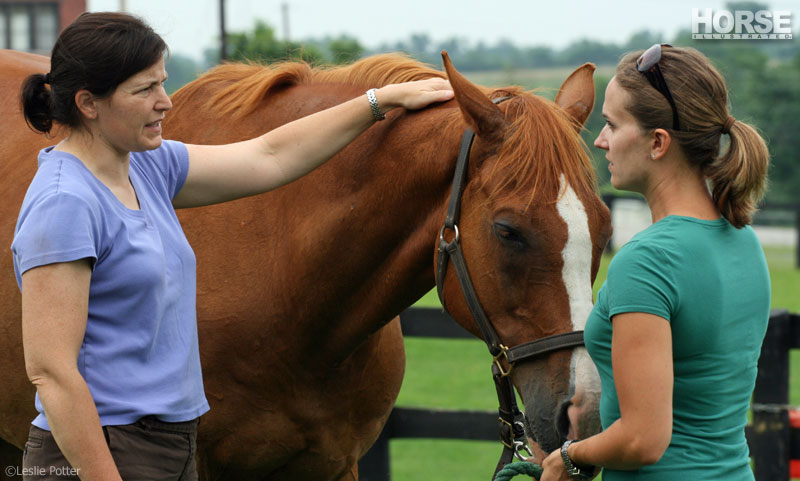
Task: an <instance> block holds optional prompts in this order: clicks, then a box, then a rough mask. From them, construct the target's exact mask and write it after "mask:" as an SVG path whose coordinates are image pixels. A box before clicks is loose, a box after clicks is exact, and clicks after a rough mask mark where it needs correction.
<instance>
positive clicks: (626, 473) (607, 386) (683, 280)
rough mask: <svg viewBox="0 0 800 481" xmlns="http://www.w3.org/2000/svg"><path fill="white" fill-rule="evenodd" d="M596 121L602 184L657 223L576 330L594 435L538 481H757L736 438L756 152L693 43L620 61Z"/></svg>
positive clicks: (741, 438)
mask: <svg viewBox="0 0 800 481" xmlns="http://www.w3.org/2000/svg"><path fill="white" fill-rule="evenodd" d="M603 116H604V117H605V119H606V126H605V127H604V128H603V130H602V131H601V132H600V135H599V136H598V137H597V140H595V145H596V146H597V147H599V148H601V149H603V150H605V151H606V152H607V154H606V159H607V160H608V161H609V166H608V168H609V170H610V172H611V183H612V185H614V187H615V188H617V189H622V190H629V191H634V192H639V193H640V194H642V195H643V196H644V197H645V199H646V200H647V203H648V205H649V207H650V211H651V213H652V220H653V224H652V225H651V226H650V227H648V228H647V229H645V230H644V231H642V232H640V233H639V234H637V235H636V236H635V237H634V238H633V239H632V240H631V241H630V242H628V243H627V244H626V245H625V246H624V247H623V248H622V249H620V251H619V252H618V253H617V255H616V256H615V257H614V259H613V261H612V262H611V265H610V266H609V270H608V278H607V280H606V282H605V284H604V285H603V287H602V288H601V290H600V292H599V293H598V298H597V303H596V304H595V307H594V309H593V311H592V313H591V315H590V317H589V320H588V321H587V325H586V347H587V349H588V351H589V354H590V355H591V356H592V359H593V360H594V362H595V364H596V365H597V368H598V371H599V373H600V378H601V381H602V393H603V394H602V399H601V402H600V414H601V418H602V423H603V432H601V433H600V434H597V435H595V436H592V437H590V438H588V439H585V440H582V441H580V442H569V441H568V442H567V443H565V445H564V446H563V447H562V449H561V450H559V451H557V452H554V453H552V454H551V455H550V456H548V457H547V458H546V459H545V461H544V463H543V466H544V467H545V472H544V475H543V476H542V478H541V481H553V480H570V479H572V480H578V479H591V478H592V477H594V475H596V473H597V472H599V469H597V468H599V467H602V468H603V480H604V481H618V480H631V479H635V480H637V481H638V480H646V481H656V480H658V481H661V480H675V479H683V480H692V481H703V480H721V479H724V480H729V481H730V480H732V481H739V480H753V474H752V472H751V470H750V465H749V453H748V448H747V442H746V440H745V435H744V428H745V424H746V423H747V411H748V408H749V403H750V396H751V394H752V391H753V387H754V385H755V378H756V372H757V362H758V356H759V354H760V351H761V342H762V340H763V338H764V333H765V331H766V328H767V320H768V318H769V305H770V283H769V273H768V271H767V266H766V262H765V259H764V253H763V250H762V248H761V245H760V243H759V241H758V239H757V238H756V236H755V234H754V232H753V230H752V229H751V228H750V227H749V224H750V222H751V219H752V215H753V213H754V211H755V206H756V204H757V202H758V200H759V199H760V198H761V197H762V195H763V192H764V190H765V186H766V173H767V165H768V162H769V154H768V151H767V147H766V145H765V143H764V141H763V139H762V138H761V137H760V136H759V134H758V133H757V132H756V131H755V130H754V129H753V128H752V127H750V126H748V125H747V124H745V123H742V122H740V121H737V120H735V119H734V118H733V117H732V116H730V114H729V113H728V108H727V88H726V85H725V81H724V79H723V78H722V76H721V75H720V74H719V72H718V71H717V70H716V69H715V68H714V67H713V66H712V65H711V64H710V62H709V61H708V59H706V58H705V57H704V56H703V55H702V54H701V53H700V52H698V51H697V50H694V49H691V48H672V47H671V46H668V45H658V44H656V45H653V47H651V48H650V49H648V50H647V51H645V52H643V53H642V52H633V53H630V54H628V55H626V56H625V57H624V58H623V59H622V60H621V61H620V63H619V65H618V66H617V70H616V74H615V76H614V78H612V79H611V81H610V82H609V85H608V88H607V89H606V98H605V103H604V104H603ZM725 140H727V142H726V143H727V144H728V145H723V144H722V142H725ZM721 141H722V142H721ZM709 188H710V189H709Z"/></svg>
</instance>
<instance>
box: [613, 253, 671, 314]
mask: <svg viewBox="0 0 800 481" xmlns="http://www.w3.org/2000/svg"><path fill="white" fill-rule="evenodd" d="M606 295H607V302H608V314H609V317H613V316H615V315H616V314H622V313H625V312H645V313H648V314H654V315H657V316H660V317H663V318H664V319H667V320H670V319H671V318H672V314H673V313H674V312H676V310H677V305H678V293H677V290H676V283H675V280H674V275H673V272H672V265H671V262H670V260H669V257H668V256H667V255H666V254H665V253H664V251H663V250H661V249H659V248H657V247H655V246H651V245H647V244H644V243H639V242H632V243H629V244H628V245H626V246H625V247H623V248H622V249H621V250H620V251H619V252H618V253H617V255H616V256H615V257H614V259H613V260H612V263H611V265H610V266H609V270H608V278H607V279H606Z"/></svg>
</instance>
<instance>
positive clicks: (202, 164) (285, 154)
mask: <svg viewBox="0 0 800 481" xmlns="http://www.w3.org/2000/svg"><path fill="white" fill-rule="evenodd" d="M375 95H376V97H377V100H378V103H379V105H380V109H381V111H382V112H387V111H389V110H391V109H393V108H396V107H405V108H407V109H419V108H422V107H425V106H427V105H429V104H431V103H434V102H441V101H445V100H449V99H451V98H452V97H453V91H452V89H451V87H450V84H449V83H448V82H447V81H446V80H443V79H438V78H437V79H428V80H420V81H416V82H407V83H402V84H392V85H387V86H385V87H381V88H380V89H378V90H377V92H376V94H375ZM374 121H375V120H374V118H373V114H372V110H371V107H370V104H369V101H368V100H367V97H366V95H361V96H359V97H357V98H355V99H352V100H349V101H347V102H344V103H342V104H340V105H337V106H335V107H331V108H329V109H326V110H323V111H321V112H317V113H315V114H312V115H309V116H307V117H304V118H301V119H298V120H295V121H293V122H290V123H288V124H286V125H283V126H281V127H278V128H276V129H275V130H272V131H270V132H267V133H266V134H264V135H262V136H260V137H257V138H255V139H251V140H246V141H243V142H237V143H234V144H227V145H188V146H187V148H188V150H189V174H188V176H187V178H186V182H185V184H184V185H183V187H182V188H181V190H180V192H178V195H176V196H175V198H174V199H173V202H172V203H173V205H174V206H175V207H176V208H184V207H196V206H201V205H208V204H216V203H219V202H225V201H228V200H233V199H238V198H240V197H246V196H249V195H255V194H260V193H262V192H266V191H269V190H272V189H275V188H277V187H280V186H282V185H284V184H288V183H289V182H291V181H293V180H295V179H297V178H299V177H302V176H303V175H305V174H307V173H308V172H310V171H312V170H314V169H315V168H316V167H318V166H320V165H322V164H323V163H324V162H325V161H327V160H328V159H329V158H331V157H332V156H334V155H335V154H336V153H337V152H339V150H341V149H342V148H344V147H345V146H346V145H347V144H349V143H350V142H351V141H352V140H353V139H355V138H356V137H357V136H358V135H359V134H361V133H362V132H363V131H364V130H366V129H367V128H368V127H369V126H370V125H372V124H373V122H374Z"/></svg>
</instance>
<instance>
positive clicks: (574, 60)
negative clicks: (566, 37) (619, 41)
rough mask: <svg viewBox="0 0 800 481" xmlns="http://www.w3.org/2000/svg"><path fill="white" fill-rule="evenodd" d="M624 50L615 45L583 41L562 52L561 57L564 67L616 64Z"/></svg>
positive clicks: (574, 43) (568, 46) (570, 45)
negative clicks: (588, 64)
mask: <svg viewBox="0 0 800 481" xmlns="http://www.w3.org/2000/svg"><path fill="white" fill-rule="evenodd" d="M623 51H624V49H623V48H622V47H620V46H619V45H615V44H613V43H604V42H598V41H596V40H589V39H581V40H578V41H576V42H573V43H571V44H569V45H567V47H566V48H565V49H564V50H562V51H561V53H560V55H559V57H560V60H561V62H560V63H561V64H562V65H576V64H578V65H579V64H582V63H584V62H594V63H596V64H604V65H608V64H615V63H617V61H618V60H619V57H620V55H621V54H622V53H623Z"/></svg>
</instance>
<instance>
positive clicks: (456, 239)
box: [439, 225, 460, 244]
mask: <svg viewBox="0 0 800 481" xmlns="http://www.w3.org/2000/svg"><path fill="white" fill-rule="evenodd" d="M445 229H447V226H442V230H440V231H439V242H444V243H448V244H449V243H452V242H455V243H456V244H458V242H459V240H460V239H459V235H458V225H453V230H454V231H455V232H456V236H455V238H453V240H452V241H450V242H447V241H446V240H444V231H445Z"/></svg>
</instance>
